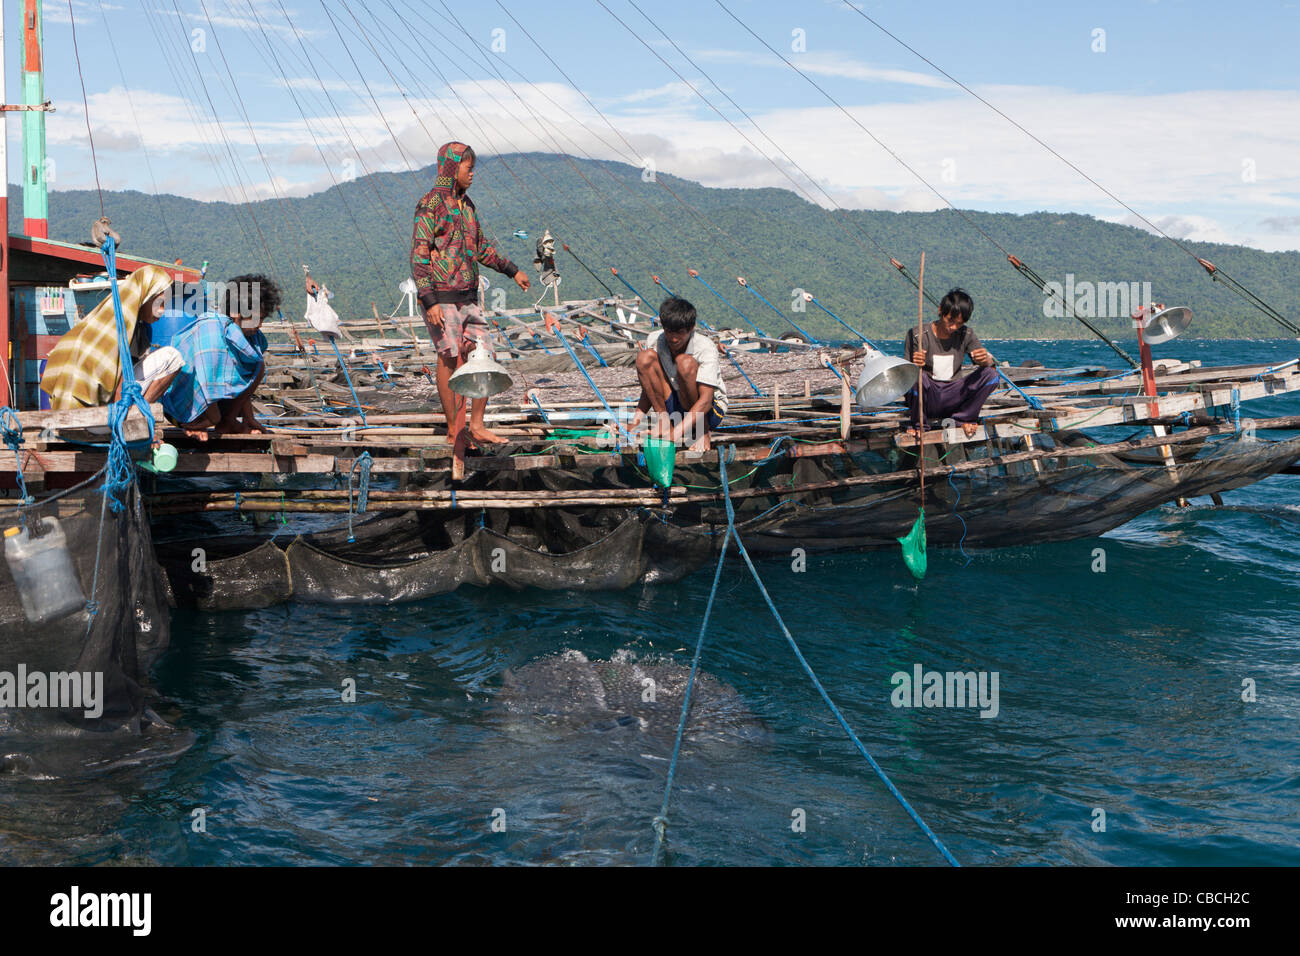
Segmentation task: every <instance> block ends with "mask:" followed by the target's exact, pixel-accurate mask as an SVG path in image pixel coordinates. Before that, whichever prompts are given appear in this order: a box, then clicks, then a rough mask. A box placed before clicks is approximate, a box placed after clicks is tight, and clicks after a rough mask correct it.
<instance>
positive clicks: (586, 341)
mask: <svg viewBox="0 0 1300 956" xmlns="http://www.w3.org/2000/svg"><path fill="white" fill-rule="evenodd" d="M582 347H583V348H585V349H586V350H587V351H588V352H590V353H591V354H592V355H594V356H595V357H596V361H597V362H599V363H600V367H601V368H609V363H608V362H606V361H605V359H604V358H602V357H601V354H600V353H599V352H597V351H596V348H595V346H593V345H592V344H591V337H590V336H588V335H587V334H586V333H585V332H584V333H583V335H582Z"/></svg>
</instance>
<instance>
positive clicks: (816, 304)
mask: <svg viewBox="0 0 1300 956" xmlns="http://www.w3.org/2000/svg"><path fill="white" fill-rule="evenodd" d="M811 301H812V304H813V305H815V306H817V308H819V309H821V310H822V311H823V312H825V313H826V314H827V315H829V316H830V317H831V318H832V319H834V320H835V321H836V322H838V323H839V324H840V325H842V326H844V327H845V328H846V329H848V330H849V331H850V332H852V333H853V334H854V335H856V336H857V337H858V338H860V339H862V341H863V342H865V343H866V344H867V345H868V347H870V348H873V349H874V348H876V347H875V346H874V345H872V344H871V340H870V339H869V338H867V337H866V336H865V335H863V334H862V333H861V332H859V331H858V330H857V329H855V328H854V327H853V326H851V325H849V323H847V322H845V321H844V320H843V319H841V318H840V317H839V316H838V315H836V314H835V313H834V312H832V311H831V310H830V309H828V308H826V306H824V305H822V304H821V303H820V302H818V301H817V296H813V297H812V300H811ZM876 351H877V352H879V351H880V350H879V349H876Z"/></svg>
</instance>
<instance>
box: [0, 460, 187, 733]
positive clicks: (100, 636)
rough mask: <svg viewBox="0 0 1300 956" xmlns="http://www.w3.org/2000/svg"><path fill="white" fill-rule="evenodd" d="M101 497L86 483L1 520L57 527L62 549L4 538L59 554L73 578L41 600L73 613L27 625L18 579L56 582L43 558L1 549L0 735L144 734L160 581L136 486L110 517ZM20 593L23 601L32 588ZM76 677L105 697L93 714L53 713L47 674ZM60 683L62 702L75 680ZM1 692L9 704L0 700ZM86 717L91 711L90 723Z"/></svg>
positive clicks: (164, 622)
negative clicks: (22, 679) (22, 682)
mask: <svg viewBox="0 0 1300 956" xmlns="http://www.w3.org/2000/svg"><path fill="white" fill-rule="evenodd" d="M105 496H106V492H105V490H104V483H103V481H102V480H92V482H90V483H87V484H86V485H83V486H81V487H78V488H75V489H72V490H71V491H69V492H66V493H64V494H63V495H61V496H59V497H57V498H53V499H47V500H46V501H44V502H42V503H40V504H37V505H34V506H31V507H26V508H22V509H16V508H12V507H10V508H6V509H5V510H4V512H3V516H2V518H0V520H2V521H3V526H4V527H5V528H26V529H29V531H32V532H34V531H35V529H36V528H37V527H38V526H39V527H42V528H44V529H49V528H53V527H57V533H59V534H61V535H62V539H63V542H62V544H57V545H56V543H55V542H54V541H53V540H52V536H51V533H50V532H48V531H47V535H46V536H45V537H35V538H30V539H29V537H28V534H27V533H26V532H25V533H24V534H23V535H22V536H21V537H20V536H18V535H14V536H13V537H12V538H11V539H10V540H12V541H19V540H24V541H29V543H31V544H32V549H31V550H32V551H35V550H36V549H37V548H38V547H40V548H46V547H47V546H48V549H47V550H46V551H45V556H46V557H48V556H49V555H50V554H51V553H54V554H57V553H59V552H64V551H65V552H66V559H69V560H70V562H71V564H70V570H69V573H70V575H71V577H70V578H69V579H68V580H58V585H57V587H54V588H52V589H51V588H46V593H45V598H46V599H47V600H48V599H49V598H51V596H52V597H53V598H54V599H55V601H56V602H61V603H63V604H65V605H71V606H70V607H69V608H67V609H65V610H64V611H63V613H58V614H56V615H54V616H53V617H51V618H50V619H46V620H44V621H38V622H34V621H33V620H31V619H29V611H30V610H31V609H30V607H29V608H28V609H27V610H25V609H24V604H23V599H22V593H21V592H20V586H19V580H18V579H17V578H18V577H19V576H22V577H23V578H24V582H26V583H27V584H28V585H30V579H32V578H33V575H34V577H35V580H37V581H38V582H41V583H42V584H45V585H48V584H50V582H51V580H57V576H56V575H53V574H52V573H51V571H50V570H49V569H50V567H52V565H48V564H41V563H38V561H43V560H44V558H41V559H38V558H36V557H33V556H32V555H31V553H30V552H29V554H28V556H27V557H26V558H25V559H24V558H23V557H21V556H13V557H12V558H11V555H12V552H11V551H10V549H8V548H7V549H6V552H7V557H6V561H4V562H3V567H2V568H0V635H3V637H2V638H0V730H2V731H3V732H4V734H5V736H6V737H9V736H11V735H16V734H21V733H22V732H23V731H32V732H36V731H40V730H47V731H50V732H53V733H57V734H68V735H72V734H76V733H79V732H91V731H94V732H102V731H106V730H113V729H123V728H125V729H127V730H130V731H133V732H135V731H139V730H140V729H141V719H142V717H145V718H146V723H147V722H148V719H150V718H149V715H147V713H146V712H147V709H148V708H147V705H148V703H149V700H150V696H151V694H150V691H149V689H148V685H147V681H148V675H149V671H150V668H151V667H152V666H153V664H154V662H155V661H156V660H157V659H158V657H159V656H160V655H161V654H162V653H163V651H165V650H166V649H167V644H168V639H169V634H170V631H169V613H170V612H169V608H168V604H169V601H168V595H167V589H166V582H165V579H164V578H163V576H162V575H161V573H160V571H159V567H158V564H157V562H156V561H155V560H154V556H153V544H152V540H151V538H150V533H149V522H148V519H147V517H146V516H145V514H144V509H143V507H142V502H141V498H140V494H139V489H138V486H137V485H136V484H135V483H132V484H131V485H129V486H128V487H127V488H126V490H124V491H123V492H121V494H120V498H121V501H122V508H121V510H120V511H114V510H113V508H112V507H111V506H110V505H111V502H106V500H105ZM49 519H53V523H52V522H51V521H50V520H49ZM11 559H12V560H13V561H14V562H15V563H14V565H12V566H11V563H10V561H11ZM59 559H60V560H63V557H62V555H61V554H60V555H59ZM15 567H16V568H17V569H18V570H17V572H15V570H14V568H15ZM24 567H26V571H24V570H23V568H24ZM56 570H57V568H56ZM27 591H28V595H29V598H30V596H31V594H32V591H31V590H30V587H28V588H27ZM64 598H68V599H70V600H67V601H65V600H63V599H64ZM20 674H25V675H27V678H28V679H27V681H26V682H25V683H26V685H27V686H26V687H25V688H24V687H20V686H18V685H19V682H18V681H17V678H18V676H19V675H20ZM74 674H76V675H81V676H82V677H83V678H84V679H85V680H84V686H83V689H84V690H85V691H88V692H90V694H93V690H92V686H93V685H92V682H93V681H98V682H100V686H101V687H102V691H101V692H100V694H99V695H98V697H99V699H98V700H97V701H96V702H95V706H94V707H93V708H88V707H85V706H76V707H68V706H54V704H56V703H58V702H59V700H58V699H56V698H59V696H60V695H59V694H58V693H56V691H55V680H54V679H48V678H47V675H74ZM37 675H40V676H39V678H38V676H37ZM46 679H48V684H47V687H46V693H45V695H44V696H45V698H46V699H45V700H44V701H43V702H40V701H38V696H39V695H38V694H37V687H38V684H39V683H40V682H41V681H42V680H46ZM58 680H59V682H61V683H62V690H63V692H64V693H63V695H62V697H61V700H62V701H63V702H66V701H67V700H68V699H69V694H70V693H71V687H72V678H71V676H68V677H64V678H59V679H58ZM7 681H9V683H6V682H7ZM6 689H7V690H8V693H10V694H14V695H16V696H12V697H10V696H6ZM85 696H87V695H86V694H83V700H84V698H85ZM91 710H96V711H98V713H95V714H94V715H93V716H87V714H88V713H89V712H90V711H91Z"/></svg>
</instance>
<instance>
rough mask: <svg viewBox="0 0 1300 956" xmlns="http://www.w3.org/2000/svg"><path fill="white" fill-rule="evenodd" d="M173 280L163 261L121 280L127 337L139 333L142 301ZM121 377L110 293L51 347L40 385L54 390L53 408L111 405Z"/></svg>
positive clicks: (119, 288) (51, 391) (115, 322)
mask: <svg viewBox="0 0 1300 956" xmlns="http://www.w3.org/2000/svg"><path fill="white" fill-rule="evenodd" d="M171 284H172V277H171V274H170V273H168V272H167V270H166V269H164V268H162V267H161V266H142V267H141V268H139V269H137V270H136V271H135V272H132V273H131V274H130V275H129V276H127V278H126V279H125V280H123V281H122V282H119V283H118V294H119V297H120V298H121V300H122V319H123V321H124V324H125V325H126V338H127V341H128V342H130V340H131V336H132V335H134V334H135V323H136V318H137V317H138V316H139V313H140V307H141V306H142V305H144V304H145V302H147V301H149V299H151V298H153V297H154V296H155V295H157V294H158V293H160V292H165V291H166V290H167V288H168V286H170V285H171ZM121 377H122V363H121V359H120V358H119V353H118V346H117V317H116V315H115V314H114V312H113V296H112V295H111V294H110V295H108V296H105V298H104V301H103V302H101V303H99V305H97V306H96V307H95V308H94V310H93V311H92V312H91V313H90V315H88V316H86V317H85V318H84V319H82V320H81V321H80V322H78V323H77V324H76V325H75V326H74V327H73V328H72V329H71V330H70V331H69V332H68V333H67V334H66V335H64V336H63V337H62V338H60V339H59V341H58V343H57V344H56V345H55V346H54V348H53V349H51V350H50V356H49V359H48V360H47V361H46V365H45V375H44V376H42V378H41V391H43V392H45V393H46V394H47V395H49V396H50V407H51V408H56V409H69V408H85V407H94V406H97V405H107V404H108V403H109V402H111V401H112V400H113V392H114V391H116V390H117V383H118V379H120V378H121Z"/></svg>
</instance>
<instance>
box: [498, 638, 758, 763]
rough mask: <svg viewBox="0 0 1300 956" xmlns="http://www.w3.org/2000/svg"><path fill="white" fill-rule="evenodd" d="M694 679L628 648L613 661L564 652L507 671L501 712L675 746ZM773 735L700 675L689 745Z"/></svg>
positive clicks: (721, 686) (734, 697) (730, 694)
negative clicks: (637, 735) (662, 740)
mask: <svg viewBox="0 0 1300 956" xmlns="http://www.w3.org/2000/svg"><path fill="white" fill-rule="evenodd" d="M690 673H691V669H690V667H689V666H683V665H681V664H675V663H672V662H671V661H649V660H645V661H639V660H636V659H635V657H634V656H633V655H632V654H631V653H630V652H628V651H625V650H624V651H619V652H617V653H615V654H614V656H613V657H612V658H611V659H610V660H608V661H601V660H595V661H593V660H589V659H588V658H587V656H586V655H585V654H583V653H582V652H580V651H574V650H566V651H564V652H563V653H560V654H554V655H551V656H549V657H543V658H540V659H539V660H536V661H532V662H531V663H529V664H525V665H524V666H523V667H520V668H517V669H512V670H507V671H506V672H505V674H504V675H503V677H502V683H501V690H500V692H499V693H498V695H497V698H496V708H497V710H498V711H499V712H503V713H505V714H507V715H510V718H511V719H512V720H513V721H516V722H517V721H518V719H519V718H524V719H526V720H529V721H531V722H535V723H538V724H544V725H546V726H548V727H550V728H554V729H556V730H561V731H563V730H571V731H581V730H593V729H594V730H603V731H609V730H615V729H619V728H622V729H625V730H627V731H630V732H633V733H642V734H646V735H652V736H655V737H667V738H668V739H670V740H671V739H672V738H673V736H674V735H675V734H676V732H677V724H678V722H679V721H680V719H681V713H682V698H683V696H684V695H685V692H686V684H687V681H688V680H689V678H690ZM768 734H769V731H768V729H767V727H766V726H765V725H764V724H763V722H762V721H761V720H759V718H758V717H757V716H755V715H754V713H753V712H752V711H751V710H750V709H749V708H748V707H747V706H746V705H745V702H744V700H743V699H742V698H741V696H740V694H739V693H737V691H736V689H735V688H734V687H732V686H730V685H729V684H726V683H724V682H723V681H720V680H718V679H717V678H716V677H713V676H712V675H710V674H706V673H705V672H704V671H702V670H701V671H699V672H698V673H696V675H695V686H694V688H693V689H692V691H691V707H690V713H689V715H688V718H687V724H686V731H685V735H684V736H685V739H687V740H690V741H695V742H699V741H701V740H744V741H750V742H758V741H762V740H765V739H766V738H767V736H768Z"/></svg>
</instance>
